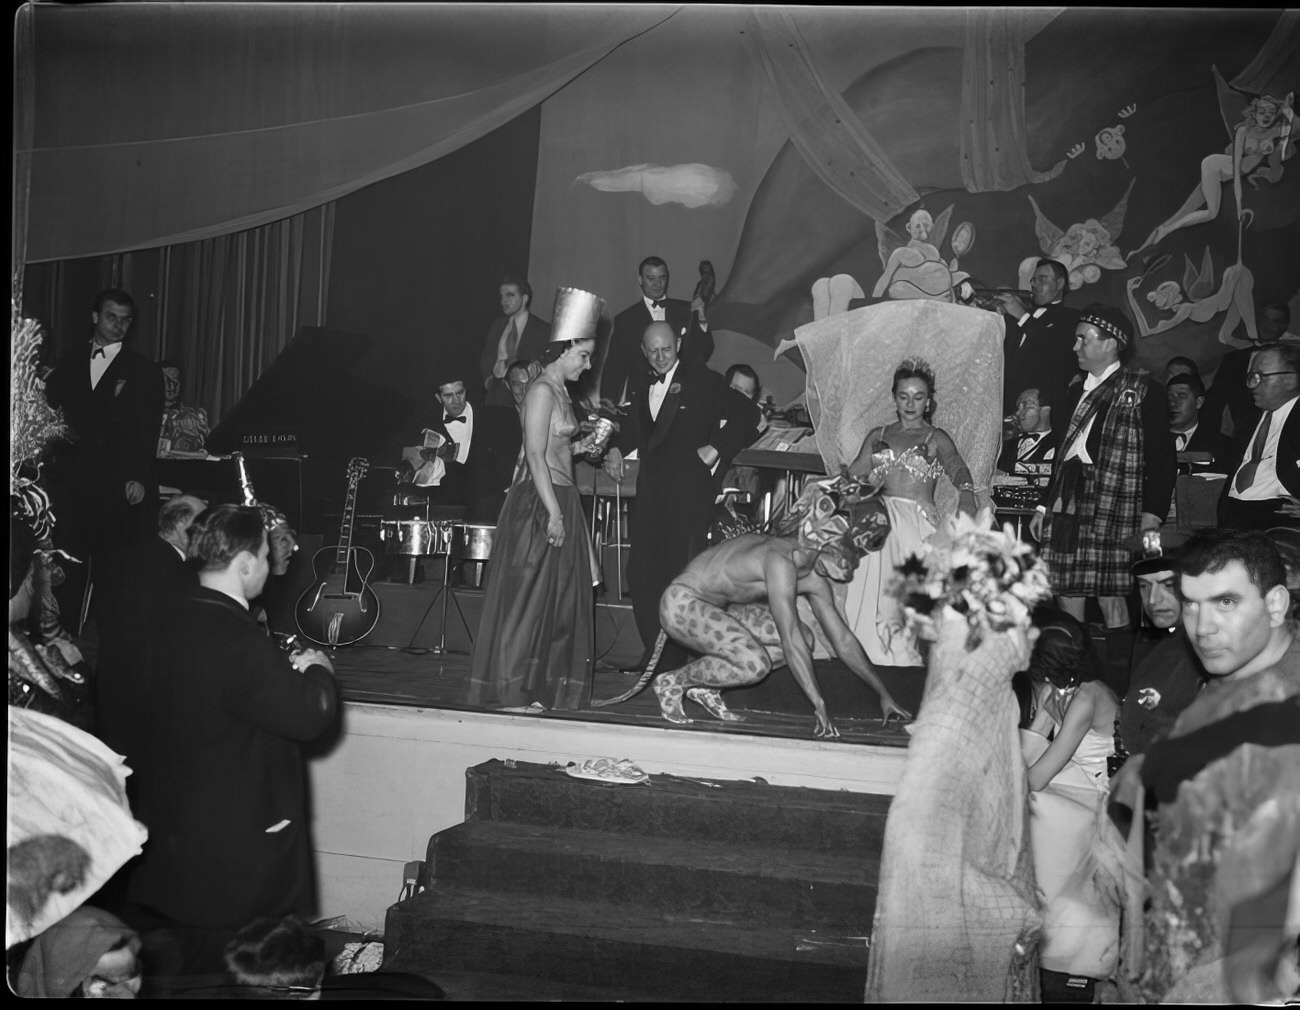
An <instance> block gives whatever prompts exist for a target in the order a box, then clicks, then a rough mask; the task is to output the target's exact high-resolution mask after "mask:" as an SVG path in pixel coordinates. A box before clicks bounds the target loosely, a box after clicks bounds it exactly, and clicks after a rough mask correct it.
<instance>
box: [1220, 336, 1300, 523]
mask: <svg viewBox="0 0 1300 1010" xmlns="http://www.w3.org/2000/svg"><path fill="white" fill-rule="evenodd" d="M1246 388H1247V389H1249V390H1250V391H1251V395H1252V397H1253V399H1254V401H1255V406H1256V407H1257V408H1259V409H1260V410H1261V411H1262V412H1263V413H1262V414H1261V415H1260V418H1259V421H1258V422H1257V423H1256V424H1255V427H1254V429H1253V430H1249V431H1246V432H1239V433H1238V436H1237V439H1236V441H1235V442H1234V445H1233V449H1234V452H1233V454H1232V455H1231V456H1230V457H1229V458H1230V459H1231V460H1233V461H1234V462H1235V463H1236V464H1237V465H1236V466H1235V467H1234V468H1233V469H1231V470H1229V471H1228V472H1229V473H1230V474H1231V476H1230V477H1229V478H1228V481H1227V482H1226V483H1225V484H1224V488H1223V494H1222V495H1221V496H1220V498H1219V525H1220V526H1225V527H1230V528H1233V529H1257V530H1262V529H1268V528H1269V527H1270V526H1286V525H1294V524H1295V523H1296V518H1295V516H1294V513H1293V514H1292V515H1291V516H1287V515H1286V514H1285V513H1283V512H1282V509H1283V507H1284V506H1286V505H1287V504H1288V501H1289V500H1291V499H1295V498H1298V497H1300V410H1296V409H1295V406H1296V400H1297V399H1298V398H1300V347H1296V346H1294V345H1291V344H1274V345H1272V346H1270V347H1266V348H1264V349H1263V350H1262V351H1259V352H1257V353H1256V354H1255V358H1254V361H1253V364H1252V368H1251V371H1250V372H1249V373H1248V374H1247V376H1246Z"/></svg>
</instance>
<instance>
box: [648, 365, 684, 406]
mask: <svg viewBox="0 0 1300 1010" xmlns="http://www.w3.org/2000/svg"><path fill="white" fill-rule="evenodd" d="M680 364H681V359H678V360H677V361H676V362H674V363H673V367H672V368H670V369H668V374H667V375H665V376H664V378H663V381H662V382H652V383H650V398H649V401H648V402H649V404H650V417H651V419H652V420H655V421H658V420H659V408H660V407H662V406H663V403H664V397H666V396H667V395H668V387H669V386H671V385H672V384H673V376H674V375H676V374H677V366H678V365H680Z"/></svg>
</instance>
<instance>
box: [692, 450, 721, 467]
mask: <svg viewBox="0 0 1300 1010" xmlns="http://www.w3.org/2000/svg"><path fill="white" fill-rule="evenodd" d="M695 452H696V453H697V454H698V455H699V457H700V462H702V463H703V464H704V465H705V466H707V467H709V468H710V469H712V468H713V464H714V463H716V462H717V461H718V460H719V459H721V458H722V453H720V452H718V450H717V449H715V448H713V446H711V445H702V446H700V447H699V448H698V449H696V450H695Z"/></svg>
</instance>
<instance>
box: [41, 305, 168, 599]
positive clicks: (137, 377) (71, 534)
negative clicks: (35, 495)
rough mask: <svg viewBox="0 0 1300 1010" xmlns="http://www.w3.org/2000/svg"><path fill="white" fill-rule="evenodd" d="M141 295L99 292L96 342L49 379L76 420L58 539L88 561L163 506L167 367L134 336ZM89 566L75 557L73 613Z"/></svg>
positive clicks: (149, 523)
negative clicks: (132, 341)
mask: <svg viewBox="0 0 1300 1010" xmlns="http://www.w3.org/2000/svg"><path fill="white" fill-rule="evenodd" d="M134 315H135V302H134V300H133V299H132V298H131V296H130V295H129V294H127V293H126V292H125V291H121V290H118V289H115V288H110V289H108V290H106V291H101V292H100V293H99V294H98V295H97V296H96V298H95V307H94V311H92V312H91V314H90V318H91V322H92V323H93V324H94V332H93V334H92V336H91V340H90V343H89V346H87V345H86V344H82V343H80V342H78V343H77V344H76V345H75V346H74V347H72V348H71V349H70V350H69V351H68V352H67V353H66V354H65V355H64V356H63V357H62V358H60V359H59V361H58V363H57V364H56V366H55V368H54V371H53V373H52V374H51V375H50V377H49V380H48V382H47V384H46V395H47V397H48V398H49V401H50V403H51V405H53V406H55V407H58V408H59V409H61V410H62V411H63V417H64V420H65V421H67V423H68V427H69V428H70V429H71V439H70V441H69V443H68V444H66V445H64V446H62V447H60V448H59V449H58V450H57V451H56V453H55V456H54V459H53V460H52V461H51V466H50V472H49V477H50V488H51V491H52V497H53V499H54V506H55V513H56V515H58V517H59V524H58V527H57V529H56V531H55V542H56V545H57V546H58V547H60V548H62V549H63V550H66V551H67V552H68V553H69V554H71V555H73V556H74V557H76V558H78V559H80V560H81V561H83V562H88V561H89V559H90V558H91V557H92V556H93V555H94V554H95V553H97V552H98V551H99V550H101V549H102V548H106V547H113V546H115V545H118V544H125V543H130V542H133V541H136V540H144V539H146V538H148V536H149V535H150V531H151V529H152V528H153V524H154V520H155V519H156V518H157V515H158V481H157V478H156V476H155V473H154V457H155V455H156V454H157V451H158V432H159V430H160V428H161V425H162V409H163V375H162V371H161V369H159V367H158V365H157V364H155V363H154V362H153V361H150V360H149V359H148V358H146V357H144V355H142V354H138V353H136V352H135V351H132V350H130V349H128V348H126V347H125V346H123V341H124V340H125V338H126V335H127V332H128V331H129V330H130V328H131V322H132V319H133V318H134ZM86 577H87V568H86V566H85V565H84V564H83V565H71V566H68V578H67V580H66V581H65V582H64V584H63V586H62V587H61V588H60V591H59V592H58V600H59V605H60V609H62V610H63V612H64V613H65V614H69V615H76V614H78V613H79V612H80V607H81V597H82V593H83V592H84V589H85V584H86Z"/></svg>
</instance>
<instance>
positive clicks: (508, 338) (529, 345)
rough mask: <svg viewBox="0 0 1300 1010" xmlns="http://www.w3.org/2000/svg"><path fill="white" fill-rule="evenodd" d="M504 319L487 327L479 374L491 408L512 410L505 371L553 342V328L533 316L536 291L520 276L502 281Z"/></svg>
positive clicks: (531, 357)
mask: <svg viewBox="0 0 1300 1010" xmlns="http://www.w3.org/2000/svg"><path fill="white" fill-rule="evenodd" d="M500 293H501V317H500V318H499V319H497V320H495V321H494V322H493V323H492V325H491V326H490V327H488V334H487V339H486V340H485V341H484V342H483V355H482V357H481V358H480V359H479V371H480V372H481V373H482V375H483V388H484V389H485V390H486V391H487V395H486V397H485V398H484V403H486V404H487V405H488V406H489V407H511V406H513V405H514V401H513V400H512V399H511V396H510V389H509V387H508V386H507V385H506V369H507V368H508V367H509V365H510V363H511V362H512V361H517V360H523V361H532V360H534V359H535V358H536V357H537V356H538V355H539V354H541V353H542V351H543V350H545V349H546V345H547V343H548V342H549V341H550V339H551V325H550V323H547V322H544V321H543V320H541V319H538V318H537V317H536V316H535V315H533V314H532V303H533V289H532V285H530V284H529V283H528V282H527V281H526V280H524V279H522V278H520V277H504V278H502V280H501V288H500Z"/></svg>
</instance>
